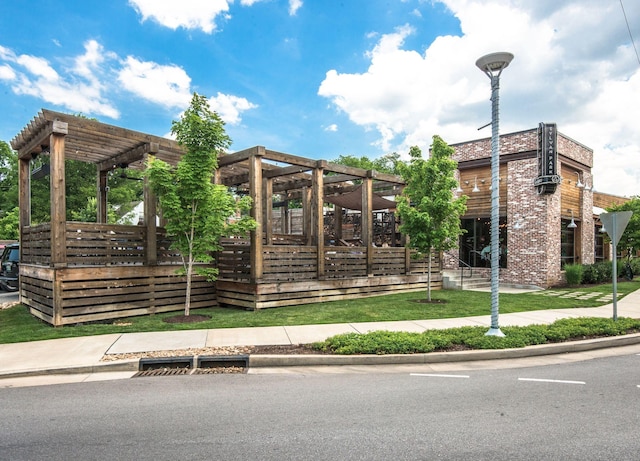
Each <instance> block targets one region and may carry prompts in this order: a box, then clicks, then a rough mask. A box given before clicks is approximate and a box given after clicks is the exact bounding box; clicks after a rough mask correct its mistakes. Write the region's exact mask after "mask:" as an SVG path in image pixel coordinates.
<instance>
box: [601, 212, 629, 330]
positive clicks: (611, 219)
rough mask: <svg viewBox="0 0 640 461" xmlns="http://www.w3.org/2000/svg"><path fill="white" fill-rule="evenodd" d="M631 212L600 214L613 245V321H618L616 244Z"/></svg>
mask: <svg viewBox="0 0 640 461" xmlns="http://www.w3.org/2000/svg"><path fill="white" fill-rule="evenodd" d="M632 214H633V211H616V212H615V213H602V214H601V215H600V221H602V224H603V225H604V229H605V231H606V232H607V235H608V236H609V238H611V243H613V274H612V278H613V320H618V242H619V241H620V237H622V234H623V233H624V230H625V229H626V228H627V224H629V220H630V219H631V215H632Z"/></svg>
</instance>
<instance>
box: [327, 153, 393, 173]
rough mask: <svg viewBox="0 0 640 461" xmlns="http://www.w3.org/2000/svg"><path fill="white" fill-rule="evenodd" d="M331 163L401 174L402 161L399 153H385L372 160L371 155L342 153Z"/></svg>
mask: <svg viewBox="0 0 640 461" xmlns="http://www.w3.org/2000/svg"><path fill="white" fill-rule="evenodd" d="M331 163H337V164H338V165H344V166H351V167H355V168H362V169H364V170H375V171H378V172H380V173H389V174H399V170H398V163H402V161H401V160H400V156H399V155H398V154H397V153H395V152H394V153H391V154H387V155H383V156H381V157H378V158H376V159H373V160H371V159H370V158H369V157H366V156H364V155H363V156H362V157H359V158H358V157H356V156H354V155H341V156H339V157H338V158H337V159H335V160H332V161H331Z"/></svg>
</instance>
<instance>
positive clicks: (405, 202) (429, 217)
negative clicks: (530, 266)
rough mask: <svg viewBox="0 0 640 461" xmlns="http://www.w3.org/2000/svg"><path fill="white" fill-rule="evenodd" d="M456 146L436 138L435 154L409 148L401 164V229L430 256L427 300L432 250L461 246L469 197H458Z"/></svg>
mask: <svg viewBox="0 0 640 461" xmlns="http://www.w3.org/2000/svg"><path fill="white" fill-rule="evenodd" d="M453 152H454V150H453V148H452V147H450V146H448V145H447V144H446V143H445V142H444V141H443V140H442V139H441V138H440V137H439V136H434V137H433V144H432V146H431V155H430V157H429V158H428V159H427V160H425V159H423V158H422V152H421V151H420V149H419V148H418V147H415V146H414V147H412V148H411V149H410V151H409V156H410V160H409V162H408V163H406V164H400V171H401V174H402V177H403V178H404V180H405V182H406V183H407V185H406V187H405V189H404V191H403V193H402V195H401V196H400V197H399V199H398V212H399V214H400V218H401V222H402V224H401V227H400V230H401V231H402V232H403V233H405V234H406V235H408V236H409V246H410V247H411V248H415V249H416V250H417V251H418V255H427V256H428V260H429V275H428V285H427V286H428V289H427V299H428V300H429V301H431V252H432V250H434V249H435V250H437V251H445V250H449V249H451V248H455V247H456V246H457V245H458V237H459V236H460V235H461V234H462V233H463V232H464V231H463V230H462V229H461V228H460V216H462V215H463V214H464V213H465V211H466V209H467V207H466V205H465V203H466V197H465V196H462V197H459V198H455V197H454V194H453V190H454V189H455V188H456V184H457V183H456V180H455V177H454V172H455V170H456V168H457V164H456V162H455V161H454V160H453V159H452V158H451V157H452V155H453Z"/></svg>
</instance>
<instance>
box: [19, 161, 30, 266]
mask: <svg viewBox="0 0 640 461" xmlns="http://www.w3.org/2000/svg"><path fill="white" fill-rule="evenodd" d="M30 163H31V159H29V158H21V159H20V160H19V161H18V168H19V169H18V206H19V207H20V218H19V219H20V241H22V234H23V232H24V228H25V227H27V226H30V225H31V172H30V168H29V165H30ZM20 251H22V247H21V248H20ZM21 259H22V258H21Z"/></svg>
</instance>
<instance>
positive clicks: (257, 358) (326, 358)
mask: <svg viewBox="0 0 640 461" xmlns="http://www.w3.org/2000/svg"><path fill="white" fill-rule="evenodd" d="M636 344H640V333H636V334H632V335H622V336H611V337H606V338H595V339H586V340H581V341H568V342H563V343H555V344H541V345H537V346H528V347H523V348H517V349H491V350H471V351H456V352H430V353H426V354H387V355H373V354H371V355H366V354H362V355H334V354H301V355H287V354H281V355H277V354H276V355H266V354H265V355H262V354H252V355H249V357H248V368H249V369H251V368H278V367H304V366H341V365H365V366H366V365H406V364H429V363H455V362H472V361H479V360H503V359H519V358H525V357H539V356H545V355H559V354H567V353H571V352H585V351H591V350H597V349H607V348H614V347H622V346H631V345H636ZM143 360H145V359H130V360H121V361H116V362H105V363H98V364H92V365H81V366H68V367H60V368H41V369H32V370H22V371H14V372H6V373H5V372H0V379H6V378H24V377H31V376H46V375H72V374H93V373H105V372H137V371H139V370H140V362H141V361H143Z"/></svg>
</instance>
